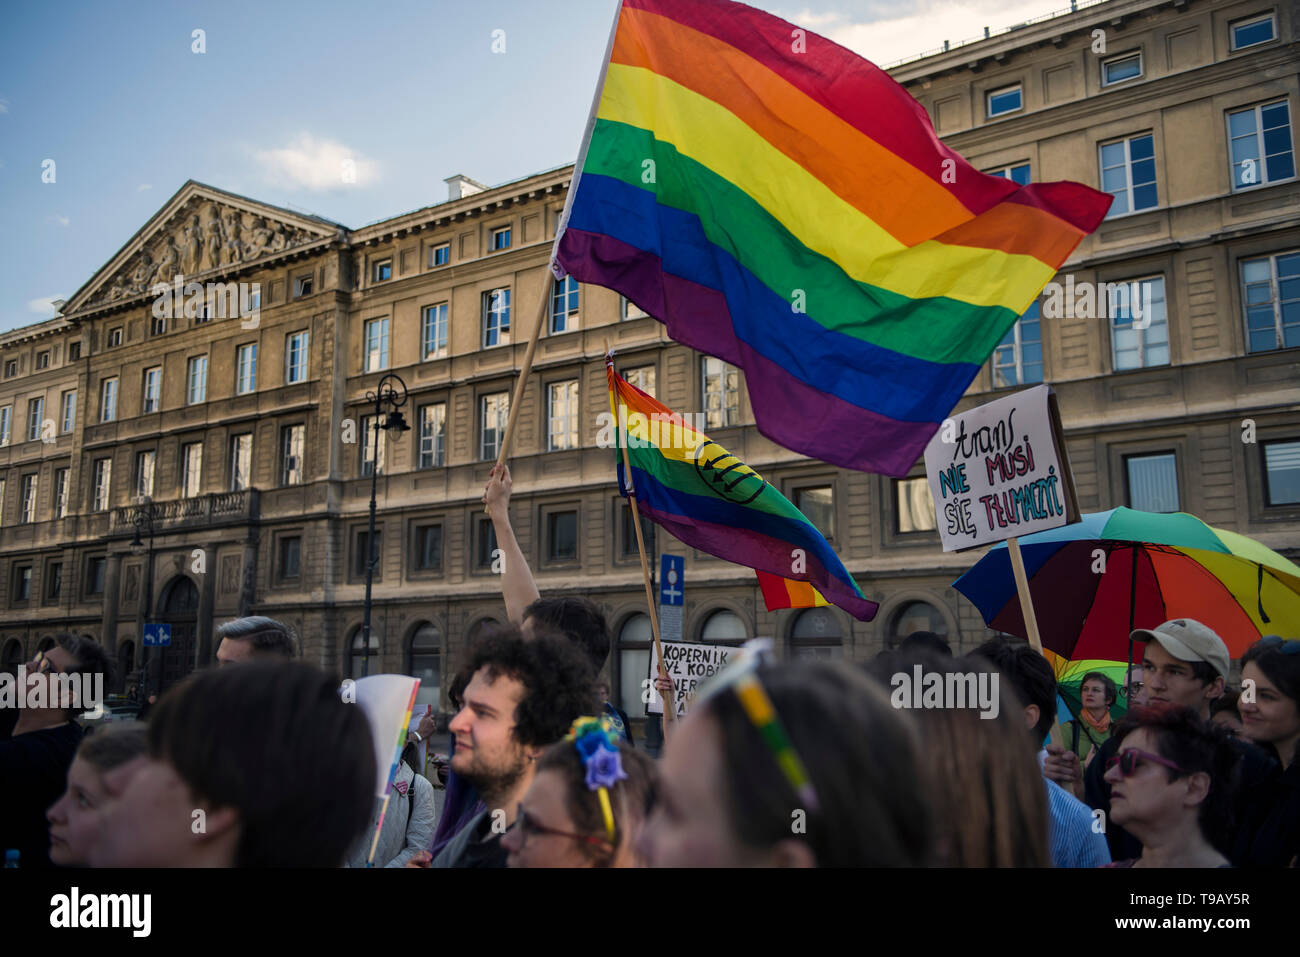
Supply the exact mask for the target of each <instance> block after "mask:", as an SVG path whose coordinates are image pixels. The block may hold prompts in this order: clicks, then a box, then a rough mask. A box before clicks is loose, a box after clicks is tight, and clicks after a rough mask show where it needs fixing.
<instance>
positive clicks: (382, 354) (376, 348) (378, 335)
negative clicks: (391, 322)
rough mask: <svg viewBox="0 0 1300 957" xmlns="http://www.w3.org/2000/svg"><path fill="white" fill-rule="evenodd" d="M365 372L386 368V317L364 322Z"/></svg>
mask: <svg viewBox="0 0 1300 957" xmlns="http://www.w3.org/2000/svg"><path fill="white" fill-rule="evenodd" d="M365 336H366V360H365V371H366V372H380V371H382V370H384V369H387V368H388V319H387V318H383V319H371V320H370V321H369V322H367V323H366V327H365Z"/></svg>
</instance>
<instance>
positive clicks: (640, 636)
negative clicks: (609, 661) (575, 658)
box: [614, 612, 651, 718]
mask: <svg viewBox="0 0 1300 957" xmlns="http://www.w3.org/2000/svg"><path fill="white" fill-rule="evenodd" d="M650 642H651V634H650V616H649V615H646V614H643V613H642V612H637V613H636V614H635V615H632V616H631V617H630V618H628V620H627V621H625V622H623V627H622V628H620V629H619V632H618V689H617V691H618V700H617V701H615V702H614V703H615V704H616V705H617V706H618V707H620V708H622V709H623V710H624V711H626V712H627V713H628V717H632V718H639V717H641V716H642V715H643V714H645V703H644V702H643V701H642V699H641V689H642V687H644V685H643V684H642V682H644V681H645V679H646V677H647V676H648V675H649V674H650Z"/></svg>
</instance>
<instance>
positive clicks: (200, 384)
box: [185, 356, 208, 405]
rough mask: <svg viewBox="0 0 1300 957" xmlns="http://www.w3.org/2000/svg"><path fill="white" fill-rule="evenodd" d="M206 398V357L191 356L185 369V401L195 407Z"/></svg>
mask: <svg viewBox="0 0 1300 957" xmlns="http://www.w3.org/2000/svg"><path fill="white" fill-rule="evenodd" d="M207 397H208V357H207V356H192V357H191V358H190V360H189V362H188V363H187V364H186V369H185V401H186V403H187V404H189V405H197V404H198V403H200V402H204V401H206V400H207Z"/></svg>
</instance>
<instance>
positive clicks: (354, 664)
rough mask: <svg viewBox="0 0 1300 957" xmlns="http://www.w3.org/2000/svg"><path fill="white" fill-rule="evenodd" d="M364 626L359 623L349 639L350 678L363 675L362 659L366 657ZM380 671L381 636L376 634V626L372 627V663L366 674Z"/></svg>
mask: <svg viewBox="0 0 1300 957" xmlns="http://www.w3.org/2000/svg"><path fill="white" fill-rule="evenodd" d="M362 630H363V629H362V627H361V626H360V625H358V626H357V627H356V629H354V630H353V632H352V637H351V639H349V641H348V648H349V649H350V651H349V655H348V674H347V676H348V677H349V678H360V677H362V670H361V666H362V659H363V657H364V654H363V652H364V649H365V639H364V638H363V637H362ZM378 673H379V636H378V635H376V634H375V629H374V626H373V625H372V626H371V628H370V665H369V668H368V669H367V670H366V672H365V674H371V675H373V674H378Z"/></svg>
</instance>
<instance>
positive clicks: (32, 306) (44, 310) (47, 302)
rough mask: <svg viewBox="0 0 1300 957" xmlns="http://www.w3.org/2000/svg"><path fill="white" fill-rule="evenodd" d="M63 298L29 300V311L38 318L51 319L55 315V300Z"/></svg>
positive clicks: (47, 297) (51, 297)
mask: <svg viewBox="0 0 1300 957" xmlns="http://www.w3.org/2000/svg"><path fill="white" fill-rule="evenodd" d="M61 298H63V297H62V296H46V297H45V298H44V299H28V300H27V309H28V311H29V312H34V313H36V314H37V315H38V316H45V317H47V318H48V317H50V316H52V315H54V312H55V309H54V300H55V299H61Z"/></svg>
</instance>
